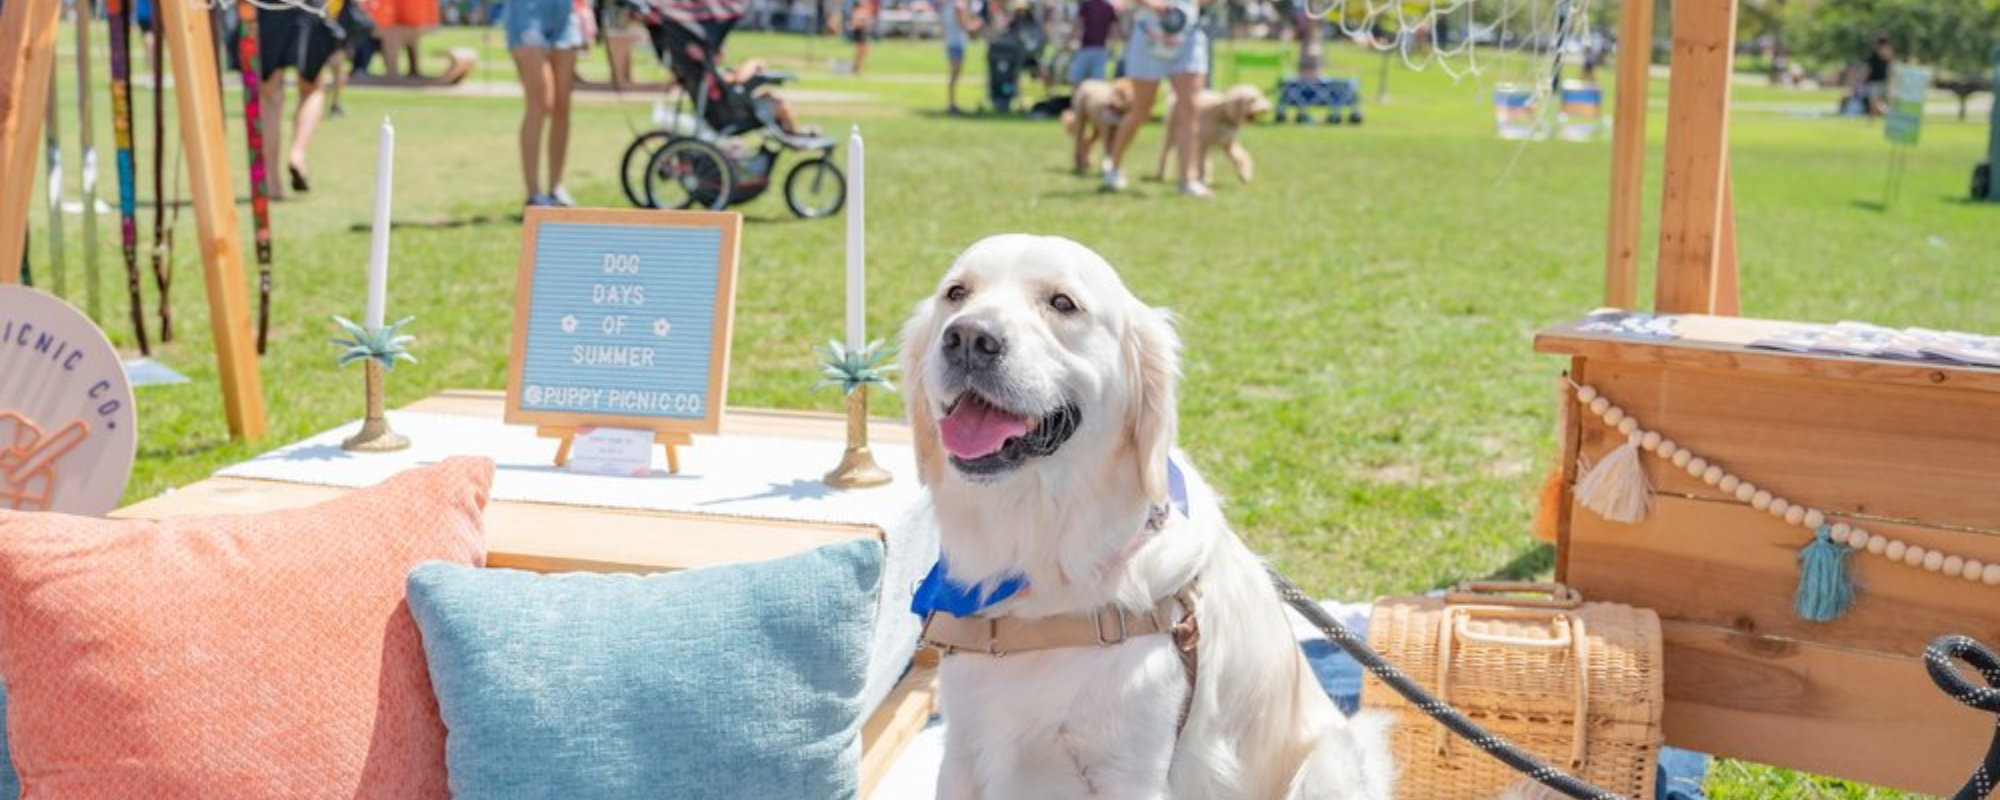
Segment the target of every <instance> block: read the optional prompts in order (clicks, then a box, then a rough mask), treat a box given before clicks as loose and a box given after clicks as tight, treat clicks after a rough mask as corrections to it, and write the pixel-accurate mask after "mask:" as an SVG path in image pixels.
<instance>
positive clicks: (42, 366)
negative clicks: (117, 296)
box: [0, 286, 138, 515]
mask: <svg viewBox="0 0 2000 800" xmlns="http://www.w3.org/2000/svg"><path fill="white" fill-rule="evenodd" d="M0 375H5V376H7V379H6V380H4V381H0V508H5V509H12V510H16V511H61V512H65V513H70V514H86V515H101V514H104V513H106V512H109V511H110V510H112V509H113V508H117V507H118V500H119V498H120V496H121V495H123V494H124V493H125V483H126V481H127V480H128V479H129V478H130V477H131V473H132V457H133V454H134V452H135V449H136V448H137V446H138V422H137V420H136V418H135V416H134V412H133V409H132V387H131V385H130V384H128V383H127V382H126V378H125V368H124V365H123V364H121V363H120V362H119V360H118V353H117V352H116V351H114V350H113V349H112V348H111V343H110V342H109V341H108V340H106V339H105V338H104V332H103V331H101V330H98V328H97V326H96V325H93V324H91V322H90V320H89V318H87V317H85V316H84V315H83V314H82V313H81V312H79V311H77V310H76V309H75V308H72V307H71V306H70V305H69V304H67V303H64V302H63V301H62V300H59V299H57V298H56V297H54V296H53V295H49V294H45V293H43V292H40V291H36V290H34V289H30V288H27V287H23V286H0Z"/></svg>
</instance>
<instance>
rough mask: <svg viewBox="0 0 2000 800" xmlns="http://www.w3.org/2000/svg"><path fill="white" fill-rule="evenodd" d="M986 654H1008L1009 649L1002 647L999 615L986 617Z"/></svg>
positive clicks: (999, 656)
mask: <svg viewBox="0 0 2000 800" xmlns="http://www.w3.org/2000/svg"><path fill="white" fill-rule="evenodd" d="M986 654H987V655H989V656H992V657H994V658H1001V657H1003V656H1006V655H1007V651H1005V650H1002V649H1000V618H999V617H987V618H986Z"/></svg>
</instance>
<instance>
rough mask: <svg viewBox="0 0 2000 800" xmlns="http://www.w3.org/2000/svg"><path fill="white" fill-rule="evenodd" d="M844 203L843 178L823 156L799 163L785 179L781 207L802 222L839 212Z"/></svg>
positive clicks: (844, 180) (845, 189) (845, 186)
mask: <svg viewBox="0 0 2000 800" xmlns="http://www.w3.org/2000/svg"><path fill="white" fill-rule="evenodd" d="M846 202H847V176H846V175H844V174H841V171H840V167H838V166H836V165H835V164H834V163H833V160H832V159H829V158H827V157H826V156H821V157H819V158H815V159H813V160H811V161H801V162H799V165H798V166H796V167H792V172H791V174H789V175H786V176H785V205H788V206H791V207H792V213H794V214H797V215H799V216H800V217H802V218H805V219H816V218H819V217H830V216H833V215H834V214H838V213H840V207H841V206H842V205H843V204H845V203H846Z"/></svg>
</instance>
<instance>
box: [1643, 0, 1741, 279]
mask: <svg viewBox="0 0 2000 800" xmlns="http://www.w3.org/2000/svg"><path fill="white" fill-rule="evenodd" d="M1673 28H1674V49H1673V61H1672V63H1673V80H1671V81H1668V82H1667V143H1666V144H1667V146H1666V151H1667V152H1666V165H1665V174H1664V175H1663V176H1662V178H1661V195H1660V263H1659V266H1658V274H1657V275H1656V276H1655V278H1654V284H1653V285H1654V290H1653V307H1654V308H1656V309H1658V310H1660V311H1662V312H1676V313H1693V314H1710V313H1714V311H1715V285H1716V274H1715V272H1716V265H1717V264H1718V263H1719V262H1718V258H1719V256H1720V253H1721V250H1722V206H1723V203H1722V197H1723V180H1722V175H1723V169H1724V165H1725V164H1726V163H1727V159H1726V156H1725V154H1726V153H1727V152H1728V149H1729V79H1730V72H1731V69H1732V66H1733V63H1734V61H1735V47H1734V45H1735V43H1736V0H1678V1H1677V2H1675V3H1674V4H1673ZM1650 40H1651V39H1650V37H1648V39H1647V41H1650Z"/></svg>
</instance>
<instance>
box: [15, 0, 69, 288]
mask: <svg viewBox="0 0 2000 800" xmlns="http://www.w3.org/2000/svg"><path fill="white" fill-rule="evenodd" d="M61 11H62V3H61V2H60V0H7V2H6V4H5V6H4V8H0V175H6V176H8V179H7V180H4V181H0V208H6V209H10V210H9V211H8V212H7V213H5V214H0V283H20V282H21V255H22V251H23V249H24V248H25V247H26V245H27V241H28V195H29V194H31V193H32V192H33V190H34V186H35V180H34V177H33V176H34V174H35V146H36V145H37V144H39V143H40V141H39V137H38V136H37V134H39V133H41V131H42V115H43V114H44V113H46V110H47V103H48V91H49V78H50V76H51V75H52V74H53V70H54V69H55V65H56V28H57V27H58V25H57V21H58V20H59V19H60V14H61Z"/></svg>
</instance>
